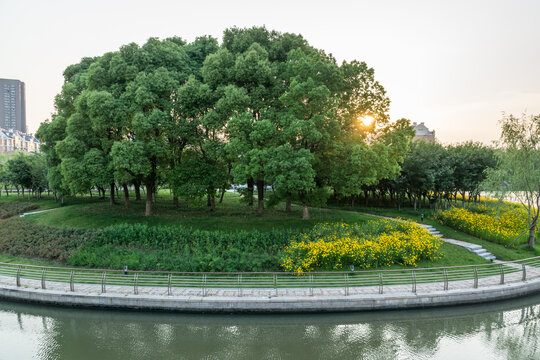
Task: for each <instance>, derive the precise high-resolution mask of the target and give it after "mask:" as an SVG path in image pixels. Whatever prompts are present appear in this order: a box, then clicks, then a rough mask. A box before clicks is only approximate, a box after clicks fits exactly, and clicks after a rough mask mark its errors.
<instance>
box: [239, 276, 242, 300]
mask: <svg viewBox="0 0 540 360" xmlns="http://www.w3.org/2000/svg"><path fill="white" fill-rule="evenodd" d="M241 283H242V275H241V274H238V296H239V297H241V296H242V288H241V286H240V284H241Z"/></svg>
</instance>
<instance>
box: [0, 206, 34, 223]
mask: <svg viewBox="0 0 540 360" xmlns="http://www.w3.org/2000/svg"><path fill="white" fill-rule="evenodd" d="M37 208H38V206H37V205H36V204H32V203H19V202H0V219H7V218H9V217H12V216H15V215H18V214H22V213H24V212H27V211H30V210H35V209H37Z"/></svg>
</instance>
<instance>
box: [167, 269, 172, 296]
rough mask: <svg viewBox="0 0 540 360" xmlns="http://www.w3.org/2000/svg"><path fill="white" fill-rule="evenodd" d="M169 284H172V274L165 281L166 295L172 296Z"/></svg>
mask: <svg viewBox="0 0 540 360" xmlns="http://www.w3.org/2000/svg"><path fill="white" fill-rule="evenodd" d="M171 283H172V274H169V278H168V280H167V295H169V296H171V295H172V291H171Z"/></svg>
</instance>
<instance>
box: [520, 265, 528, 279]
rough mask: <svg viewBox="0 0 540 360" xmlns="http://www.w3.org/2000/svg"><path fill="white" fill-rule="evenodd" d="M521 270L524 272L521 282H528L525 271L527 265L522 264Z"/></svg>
mask: <svg viewBox="0 0 540 360" xmlns="http://www.w3.org/2000/svg"><path fill="white" fill-rule="evenodd" d="M521 269H522V270H523V276H522V277H521V281H525V280H527V270H525V264H521Z"/></svg>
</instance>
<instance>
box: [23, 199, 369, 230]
mask: <svg viewBox="0 0 540 360" xmlns="http://www.w3.org/2000/svg"><path fill="white" fill-rule="evenodd" d="M85 200H86V203H85V202H84V201H81V202H80V203H78V204H73V205H66V206H63V207H61V208H59V209H57V210H54V211H50V212H46V213H42V214H35V215H31V216H28V217H27V219H28V220H29V221H32V222H33V223H36V224H41V225H52V226H71V227H78V228H100V227H105V226H109V225H115V224H120V223H129V224H135V223H143V224H147V225H152V226H157V225H161V226H184V227H191V228H197V229H202V230H224V231H237V230H254V229H256V230H260V231H268V230H272V229H293V230H306V229H309V228H311V227H313V226H314V225H315V224H317V223H320V222H339V221H343V222H347V223H357V222H364V221H367V220H373V217H371V216H367V215H363V214H355V213H351V212H350V211H341V210H323V209H312V210H311V220H302V218H301V216H302V213H301V209H300V208H299V207H295V206H293V208H292V210H293V211H292V213H291V214H288V213H286V212H285V211H284V209H283V207H282V206H281V207H279V208H275V209H266V210H265V213H264V214H263V215H259V214H257V213H256V209H255V208H254V207H250V206H248V205H246V204H244V203H243V202H241V201H240V196H239V195H237V194H233V193H226V194H225V199H224V201H223V203H222V204H218V206H217V209H216V211H215V212H212V211H210V210H209V209H208V208H207V207H206V205H205V204H195V205H192V206H190V207H187V205H186V204H181V206H180V207H179V208H175V207H174V206H173V203H172V198H170V196H168V194H166V193H165V192H161V193H160V194H159V196H158V200H157V201H156V204H155V206H154V215H153V216H149V217H145V216H143V214H144V207H145V203H144V201H131V204H130V205H131V208H130V209H129V210H126V209H125V208H124V206H123V204H120V203H119V204H117V205H115V206H113V207H111V206H109V204H108V203H107V202H105V201H103V200H102V201H99V202H97V201H95V200H94V201H93V202H89V200H90V199H89V198H86V199H85Z"/></svg>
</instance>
